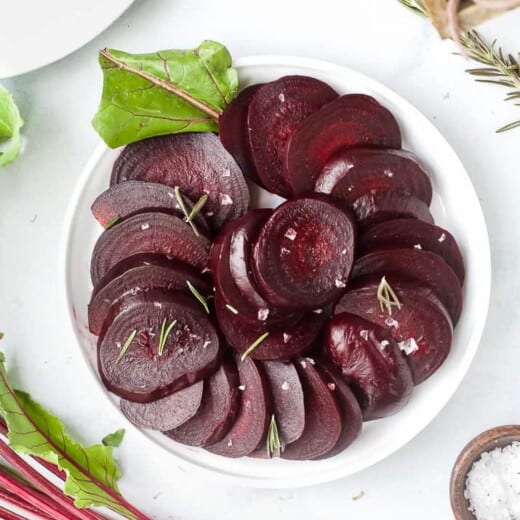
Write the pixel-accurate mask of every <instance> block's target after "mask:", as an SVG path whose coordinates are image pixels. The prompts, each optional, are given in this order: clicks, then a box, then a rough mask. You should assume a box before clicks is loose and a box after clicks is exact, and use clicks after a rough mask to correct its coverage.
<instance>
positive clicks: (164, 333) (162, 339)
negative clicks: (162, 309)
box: [157, 318, 177, 356]
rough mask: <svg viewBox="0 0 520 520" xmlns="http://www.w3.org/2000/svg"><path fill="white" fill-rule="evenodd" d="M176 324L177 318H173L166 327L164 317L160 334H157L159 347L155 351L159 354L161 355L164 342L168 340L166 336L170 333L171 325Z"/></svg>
mask: <svg viewBox="0 0 520 520" xmlns="http://www.w3.org/2000/svg"><path fill="white" fill-rule="evenodd" d="M175 325H177V320H173V321H172V322H171V323H170V324H169V325H168V327H166V318H164V320H163V322H162V326H161V334H160V335H159V347H158V349H157V353H158V354H159V356H162V355H163V352H164V347H165V346H166V342H167V341H168V336H169V335H170V333H171V331H172V329H173V327H175Z"/></svg>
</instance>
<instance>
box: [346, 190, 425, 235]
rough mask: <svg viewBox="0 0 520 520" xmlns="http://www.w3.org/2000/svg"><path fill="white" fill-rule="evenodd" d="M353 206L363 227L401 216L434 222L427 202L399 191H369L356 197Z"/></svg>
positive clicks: (366, 227)
mask: <svg viewBox="0 0 520 520" xmlns="http://www.w3.org/2000/svg"><path fill="white" fill-rule="evenodd" d="M351 208H352V210H353V211H354V214H355V215H356V220H357V222H358V224H359V226H360V227H361V228H362V229H368V228H369V227H370V226H374V225H376V224H379V223H380V222H384V221H386V220H394V219H399V218H406V219H410V218H415V219H418V220H422V221H423V222H427V223H428V224H433V217H432V214H431V213H430V209H429V208H428V205H427V204H426V203H425V202H423V201H422V200H420V199H418V198H417V197H414V196H413V195H407V194H406V193H401V192H399V191H378V192H375V193H367V194H365V195H362V196H361V197H359V198H358V199H356V200H355V201H354V202H353V203H352V206H351Z"/></svg>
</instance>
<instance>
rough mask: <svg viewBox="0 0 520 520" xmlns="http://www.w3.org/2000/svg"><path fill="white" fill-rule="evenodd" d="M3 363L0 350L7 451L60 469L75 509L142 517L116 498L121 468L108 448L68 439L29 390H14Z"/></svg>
mask: <svg viewBox="0 0 520 520" xmlns="http://www.w3.org/2000/svg"><path fill="white" fill-rule="evenodd" d="M4 362H5V356H4V355H3V354H2V353H0V413H1V414H2V416H3V418H4V420H5V421H6V423H7V426H8V430H9V434H8V437H9V446H10V447H11V449H13V450H14V451H16V452H18V453H20V454H24V455H32V456H36V457H40V458H41V459H44V460H46V461H47V462H50V463H52V464H55V465H57V466H58V468H60V469H61V470H63V471H64V472H65V474H66V480H65V488H64V491H65V493H66V494H67V495H69V496H71V497H73V498H74V503H75V505H76V506H77V507H80V508H85V507H90V506H105V507H108V508H109V509H111V510H112V511H115V512H117V513H119V514H121V515H123V516H124V517H125V518H128V519H132V520H137V519H140V518H147V517H146V516H145V515H143V514H142V513H140V512H139V511H137V510H136V509H135V508H133V507H132V506H131V505H130V504H128V503H127V502H126V501H125V500H124V498H123V497H122V496H121V494H120V492H119V489H118V480H119V478H120V476H121V472H120V470H119V468H118V467H117V464H116V462H115V461H114V458H113V455H112V448H111V447H107V446H103V445H101V444H95V445H93V446H88V447H84V446H82V445H81V444H79V443H78V442H76V441H75V440H73V439H72V438H71V437H70V436H69V434H68V433H67V432H66V430H65V427H64V426H63V424H62V423H61V421H60V420H59V419H58V418H57V417H55V416H53V415H51V414H50V413H49V412H48V411H47V410H45V409H44V408H43V407H42V406H41V405H39V404H38V403H36V402H35V401H33V400H32V399H31V397H30V396H29V394H26V393H25V392H20V391H17V390H13V388H12V387H11V385H10V384H9V381H8V379H7V372H6V369H5V364H4Z"/></svg>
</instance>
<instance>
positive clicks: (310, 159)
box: [284, 94, 401, 195]
mask: <svg viewBox="0 0 520 520" xmlns="http://www.w3.org/2000/svg"><path fill="white" fill-rule="evenodd" d="M356 146H365V147H366V146H370V147H383V148H401V132H400V130H399V125H398V124H397V121H396V120H395V118H394V116H393V115H392V114H391V112H390V111H389V110H387V109H386V108H385V107H383V106H382V105H380V104H379V103H377V101H376V100H375V99H374V98H371V97H370V96H366V95H363V94H348V95H345V96H341V97H339V98H338V99H336V100H335V101H332V102H331V103H328V104H327V105H325V106H324V107H322V108H321V109H320V110H318V111H317V112H315V113H314V114H312V115H310V116H309V117H308V118H307V119H306V120H305V121H304V122H303V123H302V124H301V125H300V126H299V127H298V128H297V129H296V130H295V131H294V132H293V133H292V135H291V137H290V139H289V141H288V143H287V146H286V148H285V161H284V175H285V179H286V181H287V182H288V184H289V186H290V187H291V189H292V192H293V193H294V194H295V195H301V194H306V193H310V192H312V191H314V186H315V184H316V179H317V178H318V177H319V175H320V173H321V172H322V170H323V168H324V167H325V165H326V164H327V162H328V161H329V160H330V159H331V157H332V156H333V155H334V154H335V153H336V152H338V151H339V150H341V149H344V148H352V147H356Z"/></svg>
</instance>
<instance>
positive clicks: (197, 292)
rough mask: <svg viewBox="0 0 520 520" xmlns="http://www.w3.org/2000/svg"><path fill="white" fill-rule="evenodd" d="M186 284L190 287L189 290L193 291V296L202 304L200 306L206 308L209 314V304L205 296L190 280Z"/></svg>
mask: <svg viewBox="0 0 520 520" xmlns="http://www.w3.org/2000/svg"><path fill="white" fill-rule="evenodd" d="M186 284H187V286H188V289H189V290H190V291H191V294H193V296H195V298H197V300H198V301H199V302H200V304H201V305H202V306H203V307H204V310H205V311H206V313H207V314H209V306H208V302H207V301H206V299H205V298H204V296H202V294H200V292H199V291H197V289H196V288H195V286H194V285H193V284H192V283H191V282H190V281H189V280H186Z"/></svg>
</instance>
